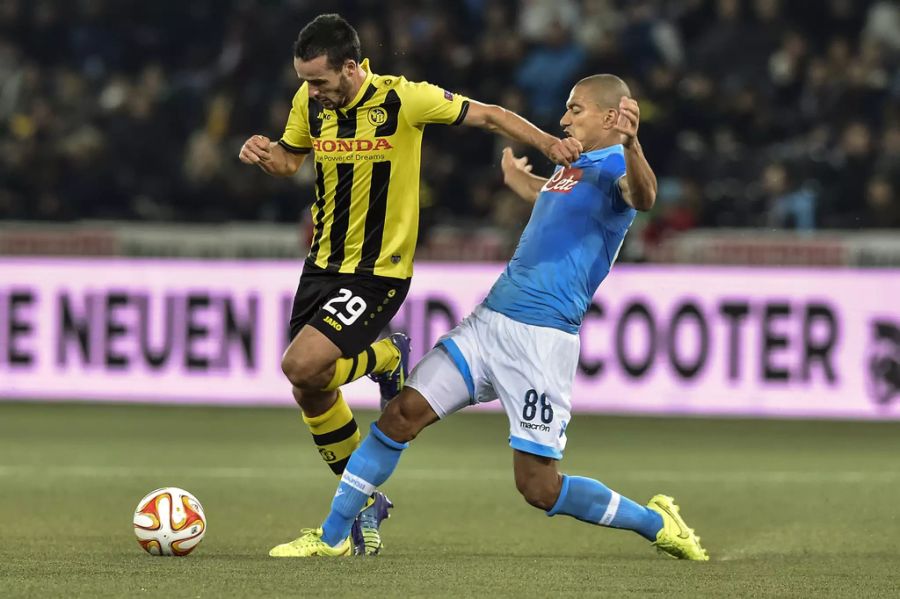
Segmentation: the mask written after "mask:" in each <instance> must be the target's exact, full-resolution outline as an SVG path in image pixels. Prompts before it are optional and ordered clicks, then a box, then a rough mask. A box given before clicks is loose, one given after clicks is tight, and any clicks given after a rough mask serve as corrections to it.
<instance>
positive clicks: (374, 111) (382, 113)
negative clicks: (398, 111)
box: [366, 106, 388, 127]
mask: <svg viewBox="0 0 900 599" xmlns="http://www.w3.org/2000/svg"><path fill="white" fill-rule="evenodd" d="M366 117H367V118H368V119H369V122H370V123H371V124H373V125H375V126H376V127H378V126H379V125H383V124H384V123H385V121H387V118H388V115H387V110H385V109H384V108H382V107H380V106H376V107H375V108H370V109H369V112H368V113H367V114H366Z"/></svg>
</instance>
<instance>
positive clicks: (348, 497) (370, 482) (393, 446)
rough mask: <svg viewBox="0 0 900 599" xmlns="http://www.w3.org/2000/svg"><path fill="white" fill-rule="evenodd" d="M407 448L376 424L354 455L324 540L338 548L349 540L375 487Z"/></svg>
mask: <svg viewBox="0 0 900 599" xmlns="http://www.w3.org/2000/svg"><path fill="white" fill-rule="evenodd" d="M407 447H409V443H397V442H396V441H394V440H393V439H391V438H389V437H388V436H387V435H385V434H384V433H383V432H381V429H379V428H378V427H377V426H376V425H375V423H374V422H373V423H372V429H371V432H370V433H369V436H368V437H366V440H365V441H363V442H362V443H361V444H360V446H359V447H357V448H356V451H354V452H353V455H351V456H350V461H349V462H347V467H346V468H345V469H344V474H343V475H342V476H341V482H340V484H338V488H337V493H335V495H334V499H333V500H332V501H331V511H330V512H329V513H328V517H327V518H325V522H324V523H323V524H322V533H323V534H322V540H323V541H325V542H326V543H328V544H329V545H331V546H332V547H334V546H335V545H337V544H338V543H340V542H341V541H343V540H344V539H346V538H347V536H348V535H349V534H350V527H351V526H353V521H354V520H355V519H356V516H357V515H358V514H359V511H360V510H361V509H362V508H363V506H364V505H366V501H367V500H368V499H369V496H370V495H371V494H372V492H373V491H375V488H376V487H379V486H381V485H382V484H384V481H386V480H387V479H388V477H389V476H390V475H391V473H392V472H393V471H394V468H396V467H397V462H398V461H399V460H400V454H401V453H403V450H404V449H406V448H407Z"/></svg>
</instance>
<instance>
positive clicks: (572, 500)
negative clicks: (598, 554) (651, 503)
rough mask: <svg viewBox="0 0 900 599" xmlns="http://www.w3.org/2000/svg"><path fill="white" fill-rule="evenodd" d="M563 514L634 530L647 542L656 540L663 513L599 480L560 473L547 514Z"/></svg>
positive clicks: (603, 524)
mask: <svg viewBox="0 0 900 599" xmlns="http://www.w3.org/2000/svg"><path fill="white" fill-rule="evenodd" d="M556 514H566V515H567V516H572V517H573V518H578V519H579V520H582V521H584V522H588V523H589V524H599V525H600V526H610V527H612V528H625V529H628V530H633V531H634V532H636V533H638V534H639V535H641V536H642V537H644V538H645V539H647V540H648V541H655V540H656V533H658V532H659V530H660V529H661V528H662V526H663V521H662V516H660V515H659V514H657V513H656V512H654V511H653V510H651V509H649V508H646V507H644V506H642V505H639V504H637V503H635V502H633V501H632V500H630V499H628V498H627V497H622V496H621V495H619V494H618V493H616V492H615V491H613V490H611V489H609V488H607V487H606V486H605V485H604V484H603V483H601V482H600V481H597V480H594V479H592V478H584V477H583V476H566V475H565V474H564V475H563V482H562V490H561V491H560V492H559V498H558V499H557V500H556V504H555V505H554V506H553V507H552V508H550V510H549V511H548V512H547V515H548V516H555V515H556Z"/></svg>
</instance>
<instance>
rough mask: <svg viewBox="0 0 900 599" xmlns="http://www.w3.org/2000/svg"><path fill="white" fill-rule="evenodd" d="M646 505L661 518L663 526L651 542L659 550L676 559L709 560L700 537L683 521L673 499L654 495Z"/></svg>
mask: <svg viewBox="0 0 900 599" xmlns="http://www.w3.org/2000/svg"><path fill="white" fill-rule="evenodd" d="M647 507H648V508H650V509H651V510H653V511H654V512H656V513H657V514H659V515H660V516H662V519H663V527H662V529H661V530H660V531H659V532H658V533H656V541H655V542H654V543H653V544H654V545H655V546H656V548H657V549H658V550H659V551H660V552H662V553H665V554H666V555H669V556H671V557H674V558H676V559H689V560H694V561H698V562H706V561H709V556H708V555H707V554H706V550H705V549H703V547H701V546H700V537H698V536H697V535H696V534H694V530H693V529H691V528H688V525H687V524H685V523H684V520H683V519H682V517H681V515H680V514H679V513H678V512H679V509H678V506H677V505H675V500H674V499H672V498H671V497H669V496H667V495H654V496H653V498H651V499H650V503H648V504H647Z"/></svg>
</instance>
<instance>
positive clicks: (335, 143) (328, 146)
mask: <svg viewBox="0 0 900 599" xmlns="http://www.w3.org/2000/svg"><path fill="white" fill-rule="evenodd" d="M393 147H394V146H392V145H391V143H390V142H389V141H388V140H386V139H385V138H383V137H379V138H377V139H375V140H374V141H373V140H371V139H314V140H313V150H315V151H316V152H377V151H378V150H390V149H393Z"/></svg>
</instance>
